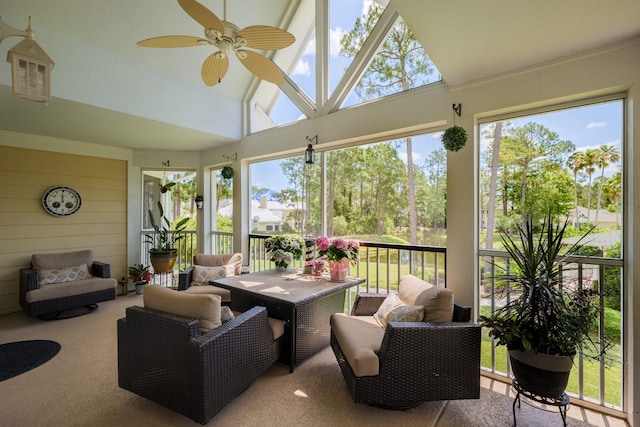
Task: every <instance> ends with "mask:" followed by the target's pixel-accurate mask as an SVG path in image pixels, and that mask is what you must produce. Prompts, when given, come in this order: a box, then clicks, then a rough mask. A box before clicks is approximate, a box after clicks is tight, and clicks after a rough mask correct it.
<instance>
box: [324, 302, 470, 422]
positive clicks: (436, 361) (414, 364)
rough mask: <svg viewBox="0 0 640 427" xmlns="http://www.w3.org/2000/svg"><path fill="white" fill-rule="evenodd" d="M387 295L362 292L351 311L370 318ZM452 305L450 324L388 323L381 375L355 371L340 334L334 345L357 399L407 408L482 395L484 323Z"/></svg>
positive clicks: (381, 361)
mask: <svg viewBox="0 0 640 427" xmlns="http://www.w3.org/2000/svg"><path fill="white" fill-rule="evenodd" d="M384 299H385V295H358V296H357V297H356V300H355V303H354V306H353V309H352V312H351V315H352V316H372V315H373V314H374V313H375V312H376V311H377V310H378V307H380V304H382V301H383V300H384ZM470 316H471V309H470V308H469V307H465V306H462V305H460V304H457V303H455V304H454V313H453V321H452V322H450V323H425V322H406V323H404V322H390V323H389V324H388V325H387V327H386V329H385V330H384V338H383V339H382V343H381V345H380V351H379V353H378V358H379V373H378V375H375V376H361V377H358V376H356V375H355V374H354V371H353V369H352V368H351V366H350V365H349V362H348V361H347V359H346V357H345V354H344V353H343V350H342V349H341V348H340V345H339V343H338V340H337V339H336V335H335V334H334V331H333V329H332V331H331V347H332V349H333V351H334V353H335V355H336V359H337V360H338V364H339V365H340V369H341V370H342V374H343V376H344V379H345V381H346V383H347V387H348V388H349V391H350V392H351V395H352V397H353V400H354V401H355V402H356V403H368V404H371V405H375V406H380V407H385V408H392V409H406V408H409V407H413V406H417V405H419V404H420V403H422V402H424V401H429V400H451V399H478V398H479V397H480V326H479V325H477V324H475V323H471V322H470V321H469V320H470Z"/></svg>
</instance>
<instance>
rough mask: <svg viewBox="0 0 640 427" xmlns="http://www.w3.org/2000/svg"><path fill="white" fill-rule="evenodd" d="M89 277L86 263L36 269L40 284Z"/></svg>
mask: <svg viewBox="0 0 640 427" xmlns="http://www.w3.org/2000/svg"><path fill="white" fill-rule="evenodd" d="M89 277H91V274H90V273H89V268H88V267H87V264H80V265H76V266H73V267H64V268H58V269H51V270H40V271H38V280H39V281H40V285H41V286H42V285H50V284H53V283H64V282H73V281H75V280H82V279H87V278H89Z"/></svg>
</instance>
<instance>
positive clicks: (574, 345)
mask: <svg viewBox="0 0 640 427" xmlns="http://www.w3.org/2000/svg"><path fill="white" fill-rule="evenodd" d="M567 225H568V222H566V221H565V222H564V224H555V225H554V224H553V222H552V218H551V216H549V217H548V218H547V219H546V220H545V221H544V222H543V223H542V225H541V226H540V227H539V228H538V227H537V224H536V223H535V222H534V221H533V220H532V218H531V217H528V218H527V219H526V221H525V223H524V224H523V225H517V237H511V236H509V235H508V234H506V232H505V231H504V230H502V235H501V238H502V242H503V244H504V247H505V250H506V251H507V252H508V254H509V255H510V257H511V258H512V260H513V263H515V267H513V266H512V270H511V271H510V272H507V273H506V274H504V275H501V276H500V277H501V278H502V279H504V280H506V281H507V282H508V283H510V284H511V285H512V286H511V293H512V295H513V294H514V292H515V295H517V297H515V298H513V297H512V299H511V300H510V301H509V302H507V303H506V304H505V305H504V306H502V307H501V308H499V309H497V310H496V311H495V312H494V313H493V314H492V315H491V316H480V323H481V325H482V326H484V327H487V328H489V335H490V336H492V337H494V338H495V339H496V340H497V345H506V346H507V348H508V349H509V350H521V351H526V352H533V353H543V354H552V355H561V356H573V355H575V354H576V352H577V351H578V350H580V349H582V348H583V346H589V347H591V349H593V350H595V354H596V355H597V356H600V355H601V354H602V353H603V352H604V349H606V346H605V347H600V348H599V347H598V346H597V345H596V342H595V341H594V339H593V338H592V336H591V331H592V327H593V325H594V323H595V322H596V320H597V319H598V316H599V306H598V304H597V301H596V295H597V293H596V291H595V290H593V289H590V288H589V289H587V288H582V286H581V284H580V283H576V284H574V283H568V282H566V281H564V280H563V276H564V272H565V270H564V268H563V265H565V264H566V263H567V262H568V258H569V257H571V256H573V255H575V254H576V252H577V250H578V249H579V244H580V241H579V242H578V243H576V244H573V245H571V246H570V247H568V248H567V249H566V250H564V247H565V245H564V244H563V243H562V239H563V236H564V233H565V230H566V228H567ZM589 231H591V230H589ZM587 234H588V232H587ZM585 236H586V234H585ZM583 238H584V236H583ZM591 354H594V353H591Z"/></svg>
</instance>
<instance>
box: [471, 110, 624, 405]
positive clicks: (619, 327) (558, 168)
mask: <svg viewBox="0 0 640 427" xmlns="http://www.w3.org/2000/svg"><path fill="white" fill-rule="evenodd" d="M623 117H624V100H622V99H607V100H599V101H597V102H593V103H591V104H583V105H579V106H571V107H567V108H562V109H556V110H553V111H547V112H543V113H539V114H530V115H526V116H525V115H523V116H517V117H512V118H509V119H501V120H495V121H491V122H487V123H483V124H481V125H480V126H479V134H480V151H479V158H478V162H479V168H478V169H479V171H480V177H479V178H480V179H479V183H480V184H479V185H480V187H479V195H480V201H479V206H480V212H479V215H478V217H479V221H480V223H479V227H478V229H479V231H480V235H479V239H478V241H479V244H480V247H479V250H478V252H479V255H480V262H479V268H480V272H479V274H480V292H479V294H480V314H482V315H490V314H491V313H492V310H493V309H495V308H496V307H499V306H500V302H501V300H500V299H499V298H498V297H497V295H499V294H498V293H497V291H499V290H500V288H505V287H506V286H507V284H504V283H502V282H501V281H500V280H497V279H496V278H497V275H498V274H499V273H496V272H499V271H500V270H499V269H500V266H506V265H508V263H509V262H510V260H508V259H507V258H506V256H500V255H498V253H499V252H496V251H500V250H501V249H502V243H501V240H500V231H501V230H502V231H504V232H509V230H512V229H513V228H514V226H515V224H518V223H521V222H522V220H523V218H525V217H533V218H534V219H540V220H542V219H544V218H545V217H546V216H547V215H548V214H551V216H552V219H553V220H554V221H555V222H560V223H563V222H564V221H568V223H569V226H568V228H567V232H566V233H565V240H566V243H567V244H571V243H573V242H575V241H576V240H577V239H578V238H579V237H580V236H582V235H584V234H585V233H586V232H587V231H588V230H591V229H592V228H593V229H592V230H591V232H590V233H589V236H588V237H587V238H585V239H584V240H583V242H584V244H583V245H582V247H581V252H580V254H581V255H585V256H589V258H588V259H583V260H578V261H576V262H571V263H567V264H566V272H565V276H563V279H566V283H567V286H570V284H572V283H575V284H576V286H582V287H591V288H592V289H595V290H597V291H598V292H599V300H600V304H601V307H602V308H603V317H602V319H603V320H602V321H601V322H598V325H594V329H593V334H594V337H596V338H597V337H598V336H600V337H601V336H606V337H607V338H608V339H609V340H610V341H613V342H614V343H615V345H614V347H613V348H611V349H609V350H608V351H607V358H606V361H604V362H601V363H598V362H594V361H592V360H591V359H587V358H584V357H583V356H582V355H577V356H576V360H575V362H576V366H577V367H578V369H573V370H572V371H571V377H570V380H569V385H568V387H567V391H568V392H569V393H572V394H574V395H576V396H577V397H579V398H581V399H588V400H591V401H596V402H599V403H600V404H601V405H608V406H614V407H618V408H620V407H621V406H622V360H623V354H624V352H623V350H624V346H623V344H624V343H623V339H622V337H623V336H624V334H623V330H624V321H623V316H622V313H623V310H624V300H623V298H622V295H623V292H622V284H623V281H622V278H623V268H622V266H623V262H622V259H623V258H622V257H623V253H622V248H623V245H622V243H623V242H622V236H623V234H622V225H623V224H624V221H623V217H622V215H623V212H624V209H623V203H624V200H623V194H624V191H623V190H624V189H623V187H622V184H623V182H624V177H623V174H624V168H623V158H624V143H623V142H624V141H623V140H624V138H623V134H624V131H623ZM498 279H499V278H498ZM482 366H483V367H484V368H485V369H487V370H490V371H492V372H497V373H506V374H508V372H509V366H508V363H507V356H506V349H505V348H504V347H494V343H493V342H492V340H491V338H490V337H488V336H487V335H486V331H483V342H482ZM604 366H607V368H606V369H605V368H604Z"/></svg>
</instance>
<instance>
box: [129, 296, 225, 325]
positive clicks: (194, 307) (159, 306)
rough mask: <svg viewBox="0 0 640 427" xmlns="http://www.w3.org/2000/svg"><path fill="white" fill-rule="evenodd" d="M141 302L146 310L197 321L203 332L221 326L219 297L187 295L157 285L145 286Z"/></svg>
mask: <svg viewBox="0 0 640 427" xmlns="http://www.w3.org/2000/svg"><path fill="white" fill-rule="evenodd" d="M142 300H143V302H144V306H145V307H147V308H151V309H154V310H159V311H164V312H166V313H171V314H177V315H178V316H185V317H191V318H194V319H198V322H199V326H200V330H201V331H203V332H207V331H210V330H211V329H215V328H217V327H218V326H220V325H222V320H221V313H220V296H219V295H213V294H205V295H201V294H188V293H186V292H178V291H174V290H173V289H169V288H165V287H163V286H159V285H146V286H145V288H144V294H143V297H142Z"/></svg>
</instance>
